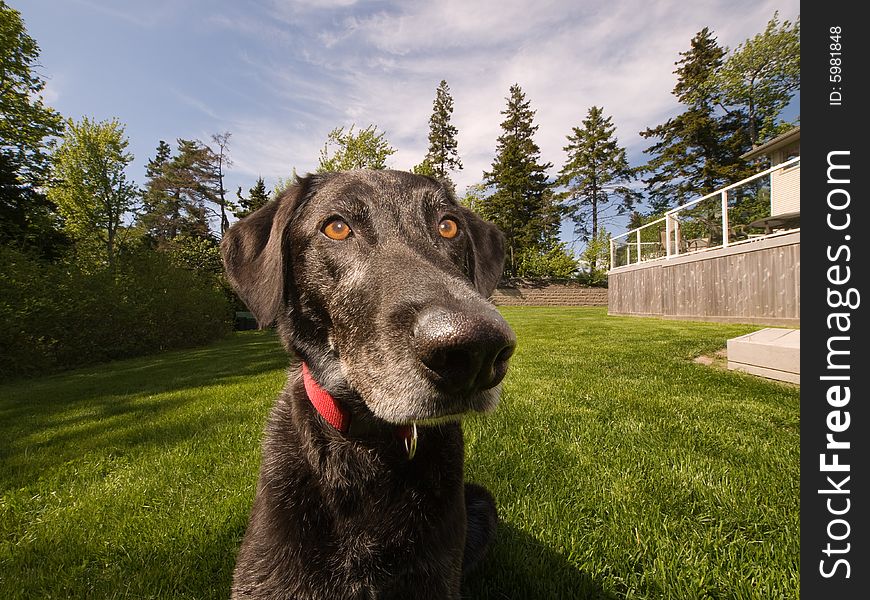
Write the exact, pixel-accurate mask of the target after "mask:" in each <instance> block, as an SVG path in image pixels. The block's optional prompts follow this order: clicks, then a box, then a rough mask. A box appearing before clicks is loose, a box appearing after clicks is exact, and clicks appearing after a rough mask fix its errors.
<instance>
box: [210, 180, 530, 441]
mask: <svg viewBox="0 0 870 600" xmlns="http://www.w3.org/2000/svg"><path fill="white" fill-rule="evenodd" d="M221 249H222V253H223V258H224V264H225V267H226V272H227V275H228V277H229V280H230V282H231V283H232V285H233V287H234V288H235V290H236V291H237V292H238V294H239V296H240V297H241V298H242V300H243V301H244V302H245V304H246V305H247V306H248V308H249V309H250V310H251V312H253V314H254V316H255V317H256V318H257V321H258V322H259V323H260V325H261V326H267V325H270V324H272V323H274V322H276V321H277V324H278V330H279V332H280V334H281V337H282V340H283V341H284V343H285V345H286V346H287V347H288V349H290V350H291V351H293V352H294V353H296V354H297V355H298V356H299V357H300V358H301V359H302V360H304V361H305V362H306V363H307V364H308V365H309V368H310V369H311V371H312V373H313V374H314V376H315V378H316V379H317V380H318V381H319V383H320V384H321V385H322V386H323V387H324V388H326V389H327V390H329V391H330V392H331V393H332V394H333V396H335V397H336V398H342V399H343V400H344V401H345V402H346V403H348V404H349V405H350V406H351V407H352V409H353V410H354V411H357V412H359V411H364V412H368V413H370V414H371V415H374V417H376V418H378V419H381V420H383V421H387V422H390V423H395V424H406V423H409V422H412V421H415V422H416V421H423V422H426V421H434V420H439V419H443V418H451V417H456V416H459V415H461V414H463V413H466V412H469V411H487V410H490V409H492V408H493V407H495V405H496V403H497V402H498V394H499V387H500V382H501V380H502V378H503V377H504V375H505V373H506V371H507V367H508V359H509V358H510V356H511V354H512V353H513V349H514V345H515V336H514V333H513V331H512V330H511V329H510V327H509V326H508V325H507V323H506V322H505V321H504V319H502V317H501V315H499V313H498V311H496V310H495V308H494V307H493V306H492V305H491V304H490V303H489V302H488V301H487V300H486V298H487V297H488V296H489V295H490V294H491V293H492V291H493V289H494V288H495V286H496V284H497V283H498V280H499V278H500V276H501V272H502V267H503V263H504V237H503V235H502V234H501V232H500V231H499V230H498V229H497V228H496V227H495V226H494V225H492V224H490V223H487V222H485V221H483V220H482V219H480V218H479V217H478V216H477V215H475V214H474V213H473V212H472V211H470V210H468V209H466V208H464V207H462V206H460V205H458V204H457V203H456V201H455V200H454V198H453V197H452V195H451V194H450V193H449V192H448V191H447V190H446V189H445V187H444V186H443V185H441V184H440V183H438V182H436V181H435V180H433V179H430V178H427V177H420V176H417V175H412V174H410V173H405V172H401V171H374V170H361V171H351V172H346V173H333V174H325V175H314V176H309V177H307V178H304V179H302V180H300V181H299V182H298V183H297V184H296V185H294V186H293V187H291V188H290V189H289V190H287V191H286V192H285V193H284V194H283V195H281V196H280V197H279V198H277V199H275V200H273V201H271V202H270V203H268V204H267V205H266V206H264V207H263V208H261V209H260V210H258V211H256V212H255V213H253V214H251V215H249V216H248V217H246V218H244V219H242V220H241V221H239V222H238V223H236V224H235V225H234V226H233V227H231V228H230V229H229V231H227V233H226V235H225V236H224V240H223V242H222V244H221Z"/></svg>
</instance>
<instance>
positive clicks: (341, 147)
mask: <svg viewBox="0 0 870 600" xmlns="http://www.w3.org/2000/svg"><path fill="white" fill-rule="evenodd" d="M395 153H396V150H395V149H394V148H393V147H392V146H390V144H389V142H387V140H386V133H384V132H378V128H377V127H376V126H375V125H369V126H368V127H366V128H365V129H363V130H361V131H360V132H359V133H354V125H351V126H350V128H349V129H348V130H347V131H345V129H344V127H337V128H335V129H333V130H332V131H330V132H329V135H328V136H327V139H326V143H325V144H324V145H323V149H322V150H321V151H320V163H319V164H318V166H317V172H318V173H324V172H327V171H349V170H351V169H385V168H386V166H387V158H389V157H390V156H391V155H393V154H395Z"/></svg>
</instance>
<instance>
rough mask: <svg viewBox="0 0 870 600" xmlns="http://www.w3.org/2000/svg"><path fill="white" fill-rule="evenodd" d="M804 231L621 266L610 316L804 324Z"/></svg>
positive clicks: (613, 278) (613, 274) (612, 284)
mask: <svg viewBox="0 0 870 600" xmlns="http://www.w3.org/2000/svg"><path fill="white" fill-rule="evenodd" d="M800 247H801V246H800V231H799V230H798V231H794V232H790V233H786V234H784V235H779V236H775V237H769V238H762V239H758V240H757V241H751V242H747V243H742V244H739V245H735V246H729V247H726V248H719V249H716V250H710V251H707V252H698V253H695V254H690V255H685V256H677V257H671V258H669V259H666V260H664V259H663V260H656V261H648V262H642V263H640V264H632V265H628V266H624V267H619V268H617V269H614V270H612V271H610V273H609V276H608V287H609V289H610V292H609V302H608V314H611V315H637V316H655V317H663V318H667V319H691V320H696V321H719V322H732V323H752V324H759V325H778V326H783V327H798V326H800V264H801V263H800Z"/></svg>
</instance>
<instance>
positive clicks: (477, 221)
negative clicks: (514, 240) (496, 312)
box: [460, 207, 505, 298]
mask: <svg viewBox="0 0 870 600" xmlns="http://www.w3.org/2000/svg"><path fill="white" fill-rule="evenodd" d="M460 210H462V213H463V214H464V216H465V222H466V223H467V224H468V228H469V230H470V231H469V232H468V233H469V237H470V238H471V245H472V253H473V257H470V260H469V263H470V264H469V265H468V266H469V270H470V271H471V279H472V281H473V282H474V287H475V288H476V289H477V291H478V292H480V294H481V295H482V296H483V297H484V298H489V297H490V296H491V295H492V292H493V291H495V288H496V286H497V285H498V282H499V280H501V274H502V271H503V270H504V244H505V237H504V234H503V233H502V232H501V230H500V229H499V228H498V227H496V226H495V225H493V224H492V223H490V222H488V221H484V220H483V219H481V218H480V217H479V216H477V214H476V213H474V212H473V211H471V210H469V209H467V208H465V207H460Z"/></svg>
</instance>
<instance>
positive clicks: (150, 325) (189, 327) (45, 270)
mask: <svg viewBox="0 0 870 600" xmlns="http://www.w3.org/2000/svg"><path fill="white" fill-rule="evenodd" d="M0 273H2V274H3V285H2V286H0V379H5V378H9V377H13V376H19V375H29V374H34V373H43V372H46V371H51V370H57V369H62V368H68V367H73V366H78V365H82V364H88V363H95V362H101V361H106V360H112V359H117V358H125V357H130V356H137V355H141V354H147V353H150V352H156V351H160V350H166V349H169V348H180V347H189V346H195V345H200V344H204V343H207V342H210V341H212V340H214V339H216V338H219V337H221V336H223V335H225V334H226V333H227V332H228V331H229V330H230V328H231V324H232V321H231V318H232V313H231V309H230V306H229V303H228V301H227V298H226V296H225V294H224V293H223V292H222V291H221V290H220V289H219V288H218V287H217V286H216V285H215V284H214V280H213V279H207V278H204V277H202V276H200V275H197V274H196V273H194V272H192V271H188V270H186V269H183V268H180V267H178V266H175V265H173V264H172V262H171V260H170V258H168V257H166V256H164V255H162V254H160V253H155V252H141V253H138V254H136V255H134V256H130V257H126V258H124V259H122V260H120V261H119V264H118V265H117V267H116V270H115V271H114V272H111V271H107V270H103V271H98V272H95V273H94V272H92V273H87V272H84V271H82V270H81V269H79V268H77V267H76V266H75V265H69V264H50V263H45V262H42V261H40V260H37V259H34V258H32V257H30V256H28V255H26V254H23V253H21V252H18V251H15V250H12V249H9V248H0Z"/></svg>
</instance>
